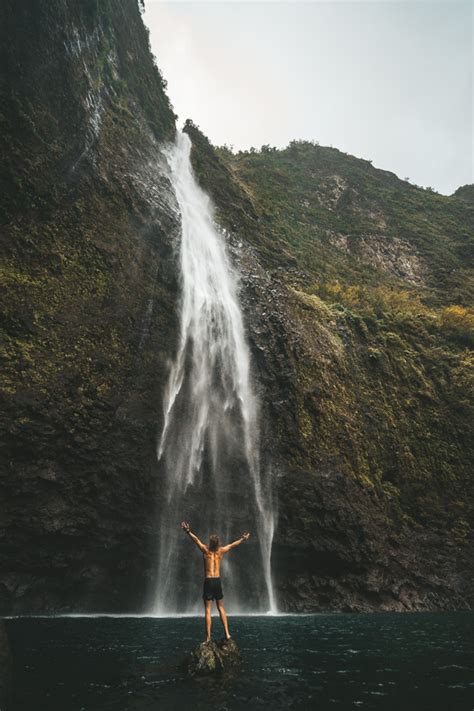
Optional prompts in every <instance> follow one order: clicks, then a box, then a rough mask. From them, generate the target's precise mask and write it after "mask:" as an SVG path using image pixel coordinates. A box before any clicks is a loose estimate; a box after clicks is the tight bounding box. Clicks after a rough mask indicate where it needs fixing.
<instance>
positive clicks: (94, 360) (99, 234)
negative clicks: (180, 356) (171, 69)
mask: <svg viewBox="0 0 474 711" xmlns="http://www.w3.org/2000/svg"><path fill="white" fill-rule="evenodd" d="M2 8H3V9H2V14H3V15H4V16H3V17H2V18H1V22H0V24H1V27H2V31H3V32H4V37H3V38H2V67H3V66H6V69H7V73H6V76H4V77H3V78H2V79H3V81H2V101H1V106H2V116H1V122H2V132H1V133H2V136H1V140H2V142H3V145H2V155H7V156H8V157H9V161H8V167H7V171H5V174H4V175H2V177H3V178H4V184H3V185H2V191H1V192H2V195H1V201H2V204H1V215H2V225H3V226H2V257H3V260H2V264H3V267H2V271H3V275H2V276H3V281H4V283H5V285H6V289H5V290H4V297H3V301H2V322H1V326H2V333H3V347H2V380H3V383H2V386H3V387H2V415H1V421H0V427H1V431H2V434H1V446H2V458H1V459H2V469H1V475H0V477H1V478H0V485H1V492H2V493H1V500H2V518H1V530H2V534H1V535H2V545H1V553H0V570H1V573H0V605H1V608H2V610H3V611H15V610H22V611H38V610H41V611H48V610H56V609H96V610H104V609H105V610H109V609H112V610H114V609H124V608H125V609H127V608H129V609H136V608H137V607H140V605H141V604H142V598H143V596H144V594H145V590H146V586H147V583H148V580H149V576H150V574H151V569H152V566H153V550H152V548H153V546H151V531H152V526H153V523H154V501H155V481H156V479H155V477H156V475H157V469H156V464H155V462H156V455H155V443H156V435H157V432H158V428H159V425H160V419H161V409H162V405H161V402H162V391H163V384H164V380H165V378H166V362H167V359H168V358H169V357H170V356H171V354H172V353H173V350H174V346H175V336H176V316H175V308H174V307H175V303H176V298H177V289H178V287H177V281H176V279H177V273H176V268H175V257H174V253H173V244H174V242H175V240H176V239H179V232H178V225H177V221H176V216H175V212H174V196H173V193H172V192H171V189H170V186H169V184H168V182H167V179H166V177H165V176H164V173H163V166H162V157H161V155H160V150H159V146H160V144H161V142H162V141H163V140H165V139H169V138H172V137H173V135H174V130H175V127H174V115H173V112H172V110H171V108H170V106H169V102H168V99H167V97H166V95H165V93H164V88H163V81H162V79H161V77H160V75H159V72H158V70H157V69H156V67H154V65H153V62H152V58H151V55H150V53H149V51H148V45H147V35H146V32H145V29H144V27H143V24H142V21H141V17H140V13H139V10H138V6H136V4H135V3H133V2H127V1H123V2H121V1H120V0H119V2H113V3H106V2H97V3H94V2H87V3H75V2H63V1H60V0H58V2H51V3H49V2H48V3H36V2H33V1H32V2H20V3H16V2H15V3H14V2H11V3H6V4H5V3H3V5H2ZM147 576H148V577H147Z"/></svg>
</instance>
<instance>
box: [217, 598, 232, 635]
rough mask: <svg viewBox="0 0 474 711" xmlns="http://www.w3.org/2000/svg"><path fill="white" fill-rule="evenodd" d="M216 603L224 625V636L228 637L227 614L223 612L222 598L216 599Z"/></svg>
mask: <svg viewBox="0 0 474 711" xmlns="http://www.w3.org/2000/svg"><path fill="white" fill-rule="evenodd" d="M216 605H217V609H218V610H219V616H220V618H221V622H222V626H223V627H224V632H225V638H226V639H230V632H229V625H228V624H227V615H226V614H225V610H224V603H223V602H222V600H216Z"/></svg>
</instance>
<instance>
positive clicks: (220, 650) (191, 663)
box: [186, 638, 241, 676]
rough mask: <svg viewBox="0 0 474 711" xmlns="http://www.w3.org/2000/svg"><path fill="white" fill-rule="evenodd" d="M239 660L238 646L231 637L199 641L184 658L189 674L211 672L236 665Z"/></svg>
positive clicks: (224, 669)
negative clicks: (215, 640)
mask: <svg viewBox="0 0 474 711" xmlns="http://www.w3.org/2000/svg"><path fill="white" fill-rule="evenodd" d="M240 662H241V656H240V651H239V648H238V647H237V645H236V643H235V642H234V640H233V639H232V638H231V639H229V640H228V641H226V640H221V641H220V642H217V643H216V642H213V641H212V640H211V642H201V644H199V645H198V646H197V647H196V648H195V649H194V650H193V651H192V652H191V654H190V655H189V657H188V658H187V660H186V671H187V673H188V674H189V675H190V676H195V675H196V674H198V675H202V674H212V673H213V672H221V671H226V670H228V669H231V668H233V667H236V666H238V665H239V664H240Z"/></svg>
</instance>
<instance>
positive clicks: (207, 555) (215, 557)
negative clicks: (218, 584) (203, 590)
mask: <svg viewBox="0 0 474 711" xmlns="http://www.w3.org/2000/svg"><path fill="white" fill-rule="evenodd" d="M249 537H250V533H244V534H243V536H242V538H239V539H238V541H234V543H229V545H227V546H219V548H218V549H217V550H216V551H211V550H209V547H208V546H206V545H204V549H201V550H202V557H203V561H204V577H205V578H219V577H220V575H221V560H222V558H223V557H224V555H225V554H226V553H227V552H228V551H230V549H231V548H233V547H234V546H236V545H238V544H240V543H242V542H243V541H246V540H247V539H248V538H249Z"/></svg>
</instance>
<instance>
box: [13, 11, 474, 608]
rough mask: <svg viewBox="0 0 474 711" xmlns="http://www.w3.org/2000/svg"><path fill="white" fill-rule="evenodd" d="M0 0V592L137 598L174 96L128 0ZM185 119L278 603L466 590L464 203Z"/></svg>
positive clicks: (168, 351)
mask: <svg viewBox="0 0 474 711" xmlns="http://www.w3.org/2000/svg"><path fill="white" fill-rule="evenodd" d="M1 12H2V14H3V17H1V18H0V27H1V28H2V33H3V34H2V38H1V53H2V67H3V66H5V67H6V69H7V72H6V75H5V76H4V77H2V82H1V102H0V106H1V109H0V119H1V125H2V131H1V138H0V140H1V141H2V154H3V155H6V156H8V161H7V163H6V170H5V171H4V172H3V174H2V185H1V187H2V190H1V193H0V217H1V222H2V244H1V250H2V258H3V259H2V263H3V266H2V271H3V280H4V283H5V284H6V289H5V290H4V297H3V298H2V315H1V323H0V326H1V329H2V336H3V346H2V380H3V382H2V405H3V407H2V414H1V419H0V428H1V437H0V443H1V447H2V458H1V461H2V465H1V470H0V487H1V500H2V510H1V519H0V536H1V541H2V545H1V546H0V610H1V611H2V612H4V613H5V612H34V611H42V612H45V611H60V610H81V611H85V610H95V611H100V610H109V611H113V610H122V611H126V610H140V609H143V605H144V600H145V596H146V593H147V589H148V587H149V582H150V578H151V576H152V574H153V570H154V567H155V564H154V555H155V540H154V531H155V530H156V528H155V502H156V501H157V496H159V483H160V469H159V466H158V464H157V462H156V455H155V447H156V435H157V433H158V431H159V429H160V425H161V417H162V414H161V407H162V395H163V387H164V383H165V380H166V376H167V361H168V359H169V358H170V357H171V356H172V354H173V353H174V350H175V345H176V338H177V313H176V305H177V298H178V293H179V288H178V275H177V262H176V251H175V247H176V245H177V240H179V224H178V219H177V217H176V206H175V199H174V196H173V193H172V190H171V188H170V185H169V183H168V179H167V177H166V172H165V170H164V167H163V162H162V161H163V159H162V157H161V154H160V146H161V145H162V143H163V141H167V140H170V139H172V137H173V134H174V131H175V125H174V119H175V117H174V115H173V112H172V109H171V107H170V105H169V102H168V99H167V97H166V94H165V91H164V89H165V87H164V82H163V80H162V78H161V76H160V74H159V71H158V70H157V68H156V67H155V66H154V64H153V60H152V58H151V55H150V52H149V49H148V41H147V35H146V31H145V29H144V27H143V24H142V21H141V18H140V13H139V8H138V5H137V4H136V3H135V2H134V1H133V0H114V2H107V1H106V0H103V1H102V0H97V1H94V0H89V1H88V2H84V3H80V4H79V3H73V2H72V1H71V0H55V1H54V2H49V3H35V2H33V0H30V1H29V2H28V1H27V0H21V2H16V3H13V2H6V3H4V4H3V6H2V11H1ZM186 130H187V131H188V132H189V134H190V136H191V138H192V141H193V145H194V149H193V161H194V166H195V170H196V174H197V175H198V177H199V179H200V181H201V183H202V184H203V185H204V187H206V188H207V189H208V190H209V192H210V193H211V195H212V196H213V198H214V201H215V203H216V206H217V218H218V220H219V221H220V222H221V224H222V226H223V227H224V228H225V230H226V234H227V238H228V242H229V248H230V251H231V254H232V257H233V259H234V261H235V262H236V264H237V265H238V267H239V269H240V273H241V275H242V283H241V298H242V302H243V305H244V310H245V314H246V323H247V328H248V333H249V340H250V343H251V347H252V352H253V356H254V363H255V368H256V371H257V372H256V374H257V379H258V382H259V388H260V398H261V401H262V405H263V429H264V434H263V455H264V459H265V461H266V462H268V463H271V466H272V470H273V475H274V482H275V488H276V490H277V494H278V500H279V516H278V527H277V531H276V536H275V546H274V566H273V567H274V571H275V583H276V587H277V593H278V597H279V602H280V605H281V607H282V608H283V609H288V610H317V609H434V608H441V609H447V608H454V607H469V606H471V605H472V604H473V603H474V591H473V589H472V587H470V586H472V582H471V581H472V579H473V576H472V573H473V570H472V566H473V564H472V543H473V538H472V533H471V526H472V501H473V497H472V493H473V491H472V479H471V477H470V470H469V461H470V459H471V461H472V452H471V449H470V447H472V438H470V437H469V434H470V433H469V423H470V421H472V411H471V409H470V408H471V403H470V400H469V397H468V394H467V389H468V386H469V382H470V380H469V377H470V371H469V370H468V367H469V354H468V351H467V347H468V345H469V342H470V341H469V339H470V335H469V334H470V331H469V329H470V328H471V324H472V315H471V312H470V311H469V309H468V304H469V303H470V298H471V295H472V292H471V291H470V290H471V288H472V272H470V271H469V269H468V256H469V248H470V244H471V245H472V242H470V239H471V238H472V234H473V214H474V208H473V207H472V206H471V205H469V203H468V202H466V201H464V200H460V199H459V197H453V198H444V197H442V196H438V195H435V194H431V193H428V192H427V191H423V190H420V189H417V188H415V187H413V186H409V185H407V184H406V183H403V181H400V180H398V178H396V176H393V175H392V174H390V173H387V172H385V171H377V170H376V169H375V168H373V167H372V166H370V164H368V163H367V162H366V161H359V160H357V159H355V158H352V157H351V156H345V154H340V153H339V152H338V151H335V150H334V149H324V148H320V147H318V146H313V145H308V144H301V143H295V144H292V145H291V146H290V147H289V148H288V149H286V150H285V151H273V150H272V149H270V148H268V147H264V150H262V151H260V152H258V153H246V154H239V155H232V154H230V153H229V152H228V151H226V150H223V149H215V148H213V147H212V146H211V145H210V144H209V142H208V141H207V139H206V138H205V137H204V136H203V135H202V133H201V132H200V131H199V130H198V129H197V128H196V127H195V126H194V125H193V124H192V123H188V124H187V127H186ZM471 248H472V247H471Z"/></svg>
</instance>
